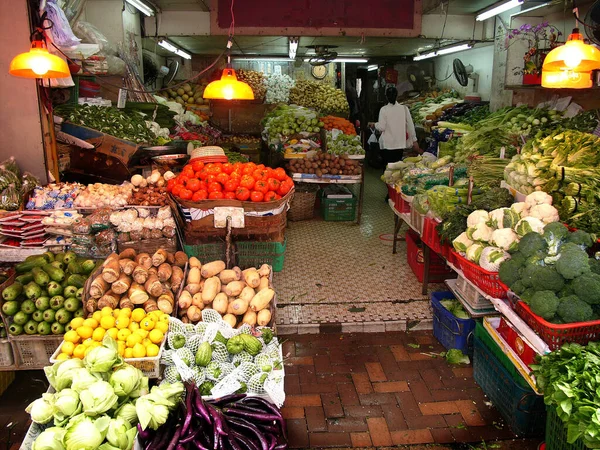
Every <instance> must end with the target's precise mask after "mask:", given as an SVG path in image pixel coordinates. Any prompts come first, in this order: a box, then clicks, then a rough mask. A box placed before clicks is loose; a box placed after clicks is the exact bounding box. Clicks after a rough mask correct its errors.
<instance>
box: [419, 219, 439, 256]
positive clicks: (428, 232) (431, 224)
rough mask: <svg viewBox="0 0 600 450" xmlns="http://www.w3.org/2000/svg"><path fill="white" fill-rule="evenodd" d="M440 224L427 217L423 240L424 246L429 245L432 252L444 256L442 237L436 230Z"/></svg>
mask: <svg viewBox="0 0 600 450" xmlns="http://www.w3.org/2000/svg"><path fill="white" fill-rule="evenodd" d="M438 223H439V222H438V221H437V220H435V219H432V218H430V217H425V220H424V222H423V234H422V235H421V240H422V241H423V244H425V245H427V246H428V247H429V248H430V249H431V250H433V251H434V252H436V253H437V254H442V242H441V241H440V235H439V234H438V232H437V230H436V229H435V227H437V225H438Z"/></svg>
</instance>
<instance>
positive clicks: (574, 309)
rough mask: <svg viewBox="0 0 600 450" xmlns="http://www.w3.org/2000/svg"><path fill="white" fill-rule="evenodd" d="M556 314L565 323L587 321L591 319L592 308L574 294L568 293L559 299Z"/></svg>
mask: <svg viewBox="0 0 600 450" xmlns="http://www.w3.org/2000/svg"><path fill="white" fill-rule="evenodd" d="M556 314H557V316H558V317H559V318H560V319H562V320H563V321H564V322H565V323H573V322H587V321H589V320H591V319H592V317H593V315H594V310H593V309H592V307H591V306H590V305H589V304H587V303H586V302H584V301H583V300H581V299H580V298H579V297H577V296H576V295H570V296H568V297H564V298H562V299H561V300H560V303H559V304H558V308H557V310H556Z"/></svg>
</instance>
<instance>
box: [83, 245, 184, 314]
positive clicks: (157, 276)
mask: <svg viewBox="0 0 600 450" xmlns="http://www.w3.org/2000/svg"><path fill="white" fill-rule="evenodd" d="M187 261H188V257H187V255H186V254H185V253H183V252H177V253H175V254H172V253H168V252H166V251H165V250H163V249H159V250H157V251H156V253H154V255H152V256H150V255H149V254H148V253H137V252H136V251H135V250H133V249H127V250H124V251H122V252H121V253H120V254H118V255H117V254H116V253H113V254H111V255H110V256H109V257H108V258H107V259H106V261H104V264H103V265H102V271H101V273H100V274H98V275H96V276H95V277H94V279H93V281H92V283H91V284H90V287H89V292H86V297H85V298H86V302H85V305H84V308H85V310H86V311H87V312H88V313H93V312H95V311H97V310H101V309H103V308H105V307H107V306H108V307H109V308H112V309H116V308H121V309H123V308H129V309H134V308H136V307H140V308H143V309H144V311H146V312H152V311H156V310H160V311H162V312H164V313H165V314H171V313H172V312H173V310H174V308H175V296H176V295H177V293H178V292H179V288H180V287H181V285H182V283H183V279H184V273H183V270H184V268H185V266H186V264H187Z"/></svg>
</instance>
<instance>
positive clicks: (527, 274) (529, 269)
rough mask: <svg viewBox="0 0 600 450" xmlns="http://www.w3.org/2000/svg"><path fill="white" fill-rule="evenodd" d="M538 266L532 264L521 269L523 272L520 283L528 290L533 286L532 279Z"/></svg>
mask: <svg viewBox="0 0 600 450" xmlns="http://www.w3.org/2000/svg"><path fill="white" fill-rule="evenodd" d="M539 267H540V266H536V265H533V264H530V265H528V266H525V268H524V269H523V272H522V273H521V282H522V283H523V286H525V287H527V288H530V287H532V286H533V279H534V278H535V276H536V273H537V269H538V268H539Z"/></svg>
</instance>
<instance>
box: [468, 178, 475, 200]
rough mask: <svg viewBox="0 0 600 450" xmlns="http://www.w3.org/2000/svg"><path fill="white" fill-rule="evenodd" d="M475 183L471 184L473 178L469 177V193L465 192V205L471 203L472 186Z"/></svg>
mask: <svg viewBox="0 0 600 450" xmlns="http://www.w3.org/2000/svg"><path fill="white" fill-rule="evenodd" d="M474 184H475V183H474V182H473V177H472V176H470V177H469V191H468V192H467V205H470V204H471V201H473V185H474Z"/></svg>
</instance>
